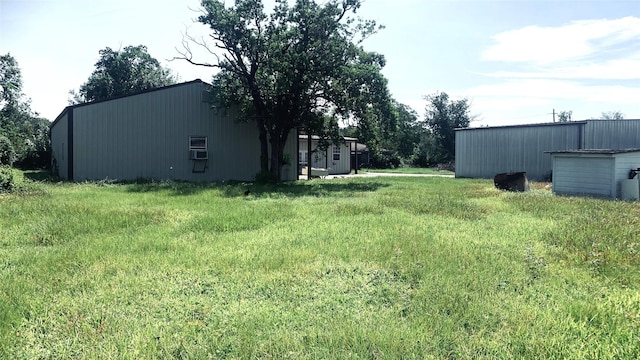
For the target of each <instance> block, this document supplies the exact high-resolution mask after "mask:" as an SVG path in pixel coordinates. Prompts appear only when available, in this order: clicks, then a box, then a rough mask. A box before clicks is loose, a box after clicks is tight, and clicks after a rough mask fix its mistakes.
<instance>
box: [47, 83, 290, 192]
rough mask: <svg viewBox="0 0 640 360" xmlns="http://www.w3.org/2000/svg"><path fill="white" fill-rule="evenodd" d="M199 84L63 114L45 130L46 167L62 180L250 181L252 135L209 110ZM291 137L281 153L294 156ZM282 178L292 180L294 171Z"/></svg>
mask: <svg viewBox="0 0 640 360" xmlns="http://www.w3.org/2000/svg"><path fill="white" fill-rule="evenodd" d="M209 91H210V85H209V84H206V83H204V82H202V81H201V80H194V81H190V82H186V83H181V84H176V85H171V86H166V87H162V88H157V89H153V90H149V91H145V92H142V93H139V94H135V95H130V96H123V97H119V98H115V99H111V100H105V101H98V102H91V103H84V104H78V105H73V106H69V107H67V108H65V109H64V110H63V111H62V113H61V114H60V115H59V116H58V117H57V118H56V120H55V121H54V122H53V123H52V124H51V147H52V158H53V160H52V162H53V164H52V166H53V169H54V171H56V170H57V172H58V175H59V176H60V177H61V178H63V179H69V180H75V181H83V180H103V179H114V180H135V179H139V178H144V179H156V180H168V179H172V180H188V181H220V180H253V179H254V177H255V175H256V174H257V173H258V172H259V171H260V144H259V141H258V130H257V128H256V126H255V124H253V123H237V122H236V121H234V117H233V116H232V114H227V113H225V112H224V111H222V110H216V109H213V108H212V107H211V104H210V102H209V101H208V100H209V97H210V95H211V94H210V92H209ZM297 146H298V145H297V131H295V130H294V131H292V132H291V133H290V134H289V138H288V141H287V144H286V146H285V149H284V153H285V154H289V156H290V157H291V158H296V157H297ZM282 177H283V179H285V180H294V179H297V174H296V169H295V167H290V168H288V169H287V172H286V173H284V174H283V176H282Z"/></svg>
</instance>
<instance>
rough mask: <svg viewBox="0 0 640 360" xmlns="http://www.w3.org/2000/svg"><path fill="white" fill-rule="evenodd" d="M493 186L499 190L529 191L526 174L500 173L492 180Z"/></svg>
mask: <svg viewBox="0 0 640 360" xmlns="http://www.w3.org/2000/svg"><path fill="white" fill-rule="evenodd" d="M493 184H494V185H495V186H496V188H498V189H500V190H507V191H518V192H524V191H529V190H530V189H529V180H527V173H526V172H514V173H501V174H497V175H496V176H495V177H494V178H493Z"/></svg>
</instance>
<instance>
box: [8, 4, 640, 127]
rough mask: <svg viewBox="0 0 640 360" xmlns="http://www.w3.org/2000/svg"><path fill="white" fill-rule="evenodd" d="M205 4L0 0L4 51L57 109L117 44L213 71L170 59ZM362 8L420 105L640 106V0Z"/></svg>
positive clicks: (580, 111)
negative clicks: (443, 99) (441, 101)
mask: <svg viewBox="0 0 640 360" xmlns="http://www.w3.org/2000/svg"><path fill="white" fill-rule="evenodd" d="M227 2H229V3H231V1H230V0H229V1H227ZM265 3H270V1H267V2H265ZM270 7H271V5H267V8H270ZM198 8H199V1H198V0H153V1H149V0H135V1H131V0H128V1H124V0H94V1H81V0H0V54H6V53H11V55H13V56H14V57H15V58H16V59H17V61H18V63H19V65H20V68H21V70H22V75H23V81H24V93H25V94H26V95H27V97H29V98H31V100H32V109H33V110H34V111H37V112H39V113H40V114H41V115H42V116H44V117H46V118H48V119H50V120H53V119H55V117H56V116H57V115H58V114H59V113H60V112H61V111H62V109H63V108H64V107H65V106H66V105H67V99H68V97H69V96H68V91H69V90H71V89H77V88H78V87H79V86H80V85H81V84H82V83H83V82H85V81H86V80H87V78H88V77H89V75H90V74H91V72H92V71H93V69H94V64H95V62H96V61H97V60H98V57H99V55H98V51H99V50H100V49H103V48H105V47H107V46H108V47H111V48H113V49H119V48H123V47H125V46H127V45H139V44H143V45H146V46H147V47H148V49H149V53H150V54H151V55H152V56H153V57H155V58H157V59H158V60H160V61H161V62H162V63H163V65H164V66H166V67H169V68H170V69H172V71H173V73H174V74H177V75H179V77H180V79H181V80H182V81H190V80H193V79H196V78H200V79H202V80H204V81H210V78H211V76H212V74H213V71H212V70H211V69H209V68H201V67H195V66H193V65H190V64H188V63H186V62H184V61H171V62H170V61H167V59H171V58H173V57H174V56H177V55H178V53H177V51H176V48H180V46H181V45H180V44H181V40H182V33H184V32H185V30H186V31H188V32H189V34H191V35H194V36H203V35H206V34H207V29H206V28H205V27H204V26H202V25H200V24H197V23H194V22H193V19H194V18H195V17H197V15H198V13H197V12H195V11H193V10H194V9H198ZM359 13H360V15H361V16H362V17H364V18H367V19H373V20H376V21H377V22H378V23H380V24H382V25H384V26H385V29H384V30H382V31H380V32H379V33H378V34H376V35H374V36H372V37H371V38H369V39H368V40H367V41H366V42H365V43H364V46H365V48H366V49H367V50H372V51H377V52H380V53H382V54H384V55H385V57H386V59H387V65H386V67H385V69H384V71H383V72H384V74H385V76H386V77H387V79H388V80H389V88H390V90H391V92H392V94H393V96H394V97H395V98H396V99H397V100H398V101H400V102H402V103H405V104H407V105H410V106H411V107H413V108H414V109H415V110H416V111H417V112H418V114H423V113H424V106H425V104H426V102H425V101H424V100H423V96H425V95H429V94H433V93H435V92H437V91H444V92H447V93H448V94H449V95H450V96H451V97H452V98H462V97H466V98H468V99H469V100H470V101H471V104H472V107H471V111H472V113H473V114H474V115H476V116H477V120H476V121H475V122H474V123H473V124H472V126H484V125H490V126H493V125H509V124H524V123H540V122H548V121H551V120H552V115H551V112H552V111H553V109H555V111H556V112H558V111H561V110H571V111H573V120H583V119H588V118H592V117H598V116H599V115H600V114H601V113H602V112H605V111H620V112H622V113H623V114H624V115H625V117H626V118H636V119H638V118H640V0H601V1H596V0H592V1H581V0H558V1H544V0H538V1H516V0H493V1H472V0H464V1H462V0H459V1H453V0H452V1H432V0H365V1H364V3H363V6H362V8H361V10H360V12H359ZM196 55H197V56H200V58H201V59H202V60H205V61H206V60H210V57H207V55H206V54H204V53H197V54H196Z"/></svg>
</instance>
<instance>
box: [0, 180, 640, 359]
mask: <svg viewBox="0 0 640 360" xmlns="http://www.w3.org/2000/svg"><path fill="white" fill-rule="evenodd" d="M27 175H28V176H27V177H28V178H29V174H27ZM31 178H34V177H33V176H31ZM23 181H25V182H28V180H23ZM29 186H30V187H31V188H32V189H35V190H34V191H29V192H21V193H18V194H15V195H1V196H0V358H12V359H33V358H87V359H110V358H132V359H134V358H135V359H139V358H142V359H144V358H195V359H200V358H214V359H216V358H220V359H222V358H278V359H280V358H294V359H301V358H302V359H304V358H353V359H360V358H367V359H369V358H384V359H397V358H408V359H410V358H416V359H423V358H436V359H440V358H478V357H485V358H576V359H582V358H605V359H607V358H620V359H632V358H639V357H640V295H639V294H640V293H639V291H638V287H639V285H640V272H639V271H638V266H639V265H640V255H639V251H640V237H639V235H638V232H637V229H640V205H639V204H638V203H628V202H614V201H604V200H595V199H586V198H569V197H555V196H553V195H551V194H550V193H549V192H548V191H546V190H535V191H532V192H531V193H527V194H515V193H502V192H499V191H497V190H495V189H494V188H493V186H492V183H491V182H490V181H484V180H469V179H450V178H353V179H340V180H338V179H336V180H312V181H309V182H296V183H290V184H284V185H279V186H262V185H255V184H243V183H233V184H186V183H148V184H109V183H85V184H68V183H57V184H55V183H36V184H30V185H29ZM247 189H249V190H250V194H249V195H247V196H245V195H244V192H245V191H246V190H247Z"/></svg>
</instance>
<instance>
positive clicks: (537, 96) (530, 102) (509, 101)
mask: <svg viewBox="0 0 640 360" xmlns="http://www.w3.org/2000/svg"><path fill="white" fill-rule="evenodd" d="M639 38H640V18H638V17H625V18H621V19H613V20H607V19H604V20H583V21H573V22H570V23H568V24H566V25H563V26H558V27H539V26H527V27H524V28H521V29H516V30H512V31H507V32H503V33H500V34H498V35H496V36H495V37H494V39H495V40H496V41H497V43H496V44H495V45H494V46H492V47H490V48H488V49H486V51H485V52H484V53H483V59H484V60H491V61H496V62H498V61H499V62H500V65H501V67H502V68H501V70H500V71H495V72H491V73H485V74H484V75H485V76H488V77H490V78H493V80H492V81H491V82H490V83H489V84H485V85H479V86H475V87H471V88H468V89H467V91H466V96H468V97H469V98H470V99H472V100H473V101H474V110H476V111H479V112H480V113H481V114H482V113H487V114H491V118H490V119H486V121H487V123H491V124H492V125H498V124H515V123H531V122H543V121H550V120H551V115H549V113H551V112H552V111H553V109H556V110H573V114H574V119H586V118H589V117H593V116H597V115H598V114H600V113H601V112H602V111H611V110H616V111H622V112H623V113H625V115H626V116H628V117H631V118H634V117H635V118H637V117H638V115H640V103H639V102H638V99H640V83H639V82H638V81H636V80H638V79H640V41H638V40H637V39H639Z"/></svg>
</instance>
